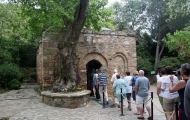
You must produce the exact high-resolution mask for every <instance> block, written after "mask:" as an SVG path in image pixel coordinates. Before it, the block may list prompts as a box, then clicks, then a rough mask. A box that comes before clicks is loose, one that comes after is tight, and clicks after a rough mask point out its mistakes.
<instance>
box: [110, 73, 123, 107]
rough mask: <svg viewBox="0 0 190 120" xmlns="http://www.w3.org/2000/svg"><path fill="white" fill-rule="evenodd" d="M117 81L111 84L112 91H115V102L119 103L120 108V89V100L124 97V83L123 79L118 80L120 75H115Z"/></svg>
mask: <svg viewBox="0 0 190 120" xmlns="http://www.w3.org/2000/svg"><path fill="white" fill-rule="evenodd" d="M116 77H117V80H116V81H115V82H114V83H113V89H115V90H116V95H117V100H118V101H119V106H118V107H121V94H120V93H121V89H122V94H123V95H122V98H123V99H124V97H126V83H125V81H124V80H123V79H121V78H120V75H119V74H117V75H116Z"/></svg>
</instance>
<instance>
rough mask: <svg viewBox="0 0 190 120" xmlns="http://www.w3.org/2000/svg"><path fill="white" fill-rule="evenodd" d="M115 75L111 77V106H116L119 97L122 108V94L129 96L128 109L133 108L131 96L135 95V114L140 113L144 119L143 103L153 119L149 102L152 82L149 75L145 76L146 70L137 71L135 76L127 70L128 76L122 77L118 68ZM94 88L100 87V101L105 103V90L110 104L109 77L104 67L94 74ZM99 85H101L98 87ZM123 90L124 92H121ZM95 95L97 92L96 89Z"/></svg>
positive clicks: (119, 106) (139, 117)
mask: <svg viewBox="0 0 190 120" xmlns="http://www.w3.org/2000/svg"><path fill="white" fill-rule="evenodd" d="M113 72H114V73H113V75H112V77H111V80H110V82H111V84H112V100H113V104H112V105H111V107H116V103H115V99H116V98H117V100H118V102H119V104H118V108H121V95H122V99H125V98H127V101H128V110H130V111H131V110H132V108H131V96H133V100H134V101H136V108H137V112H135V113H134V114H135V115H140V116H138V117H137V118H138V119H144V116H143V113H144V109H143V103H144V106H145V107H146V109H147V111H148V114H149V117H148V119H151V114H150V104H149V102H148V95H149V88H150V82H149V80H148V78H147V77H145V76H144V71H143V70H140V71H139V72H138V71H136V72H135V74H134V76H131V75H130V72H129V71H127V72H126V76H125V77H123V78H122V76H121V75H120V74H119V73H118V71H117V70H116V69H114V71H113ZM93 76H94V77H93V78H94V79H93V84H92V85H93V88H94V86H95V89H96V88H98V90H99V94H100V101H99V103H103V99H102V98H103V92H104V95H105V100H106V104H109V102H108V93H107V83H108V77H107V75H106V74H105V72H104V69H103V67H101V68H100V69H99V72H98V70H97V74H94V75H93ZM98 86H99V87H98ZM121 90H122V94H121ZM93 91H94V95H96V94H95V90H93Z"/></svg>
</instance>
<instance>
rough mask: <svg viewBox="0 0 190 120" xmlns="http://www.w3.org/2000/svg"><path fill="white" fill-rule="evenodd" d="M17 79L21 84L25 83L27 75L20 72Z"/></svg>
mask: <svg viewBox="0 0 190 120" xmlns="http://www.w3.org/2000/svg"><path fill="white" fill-rule="evenodd" d="M17 78H18V80H19V81H20V82H23V79H24V78H25V74H24V73H22V72H19V74H18V76H17Z"/></svg>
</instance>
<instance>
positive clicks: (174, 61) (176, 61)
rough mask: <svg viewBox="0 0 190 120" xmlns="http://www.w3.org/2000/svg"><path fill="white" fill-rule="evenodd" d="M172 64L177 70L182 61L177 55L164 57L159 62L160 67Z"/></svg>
mask: <svg viewBox="0 0 190 120" xmlns="http://www.w3.org/2000/svg"><path fill="white" fill-rule="evenodd" d="M166 66H172V68H173V70H177V69H178V68H180V66H181V61H180V60H179V59H178V58H177V57H166V56H165V57H163V58H162V59H161V60H160V62H159V63H158V69H159V70H160V69H162V68H165V67H166Z"/></svg>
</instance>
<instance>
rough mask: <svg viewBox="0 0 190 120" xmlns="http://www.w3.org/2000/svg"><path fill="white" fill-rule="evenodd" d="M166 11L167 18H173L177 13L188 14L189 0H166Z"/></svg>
mask: <svg viewBox="0 0 190 120" xmlns="http://www.w3.org/2000/svg"><path fill="white" fill-rule="evenodd" d="M167 13H169V20H171V19H175V18H176V17H177V16H178V15H179V14H181V15H182V16H185V15H187V14H189V13H190V11H189V0H168V3H167Z"/></svg>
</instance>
